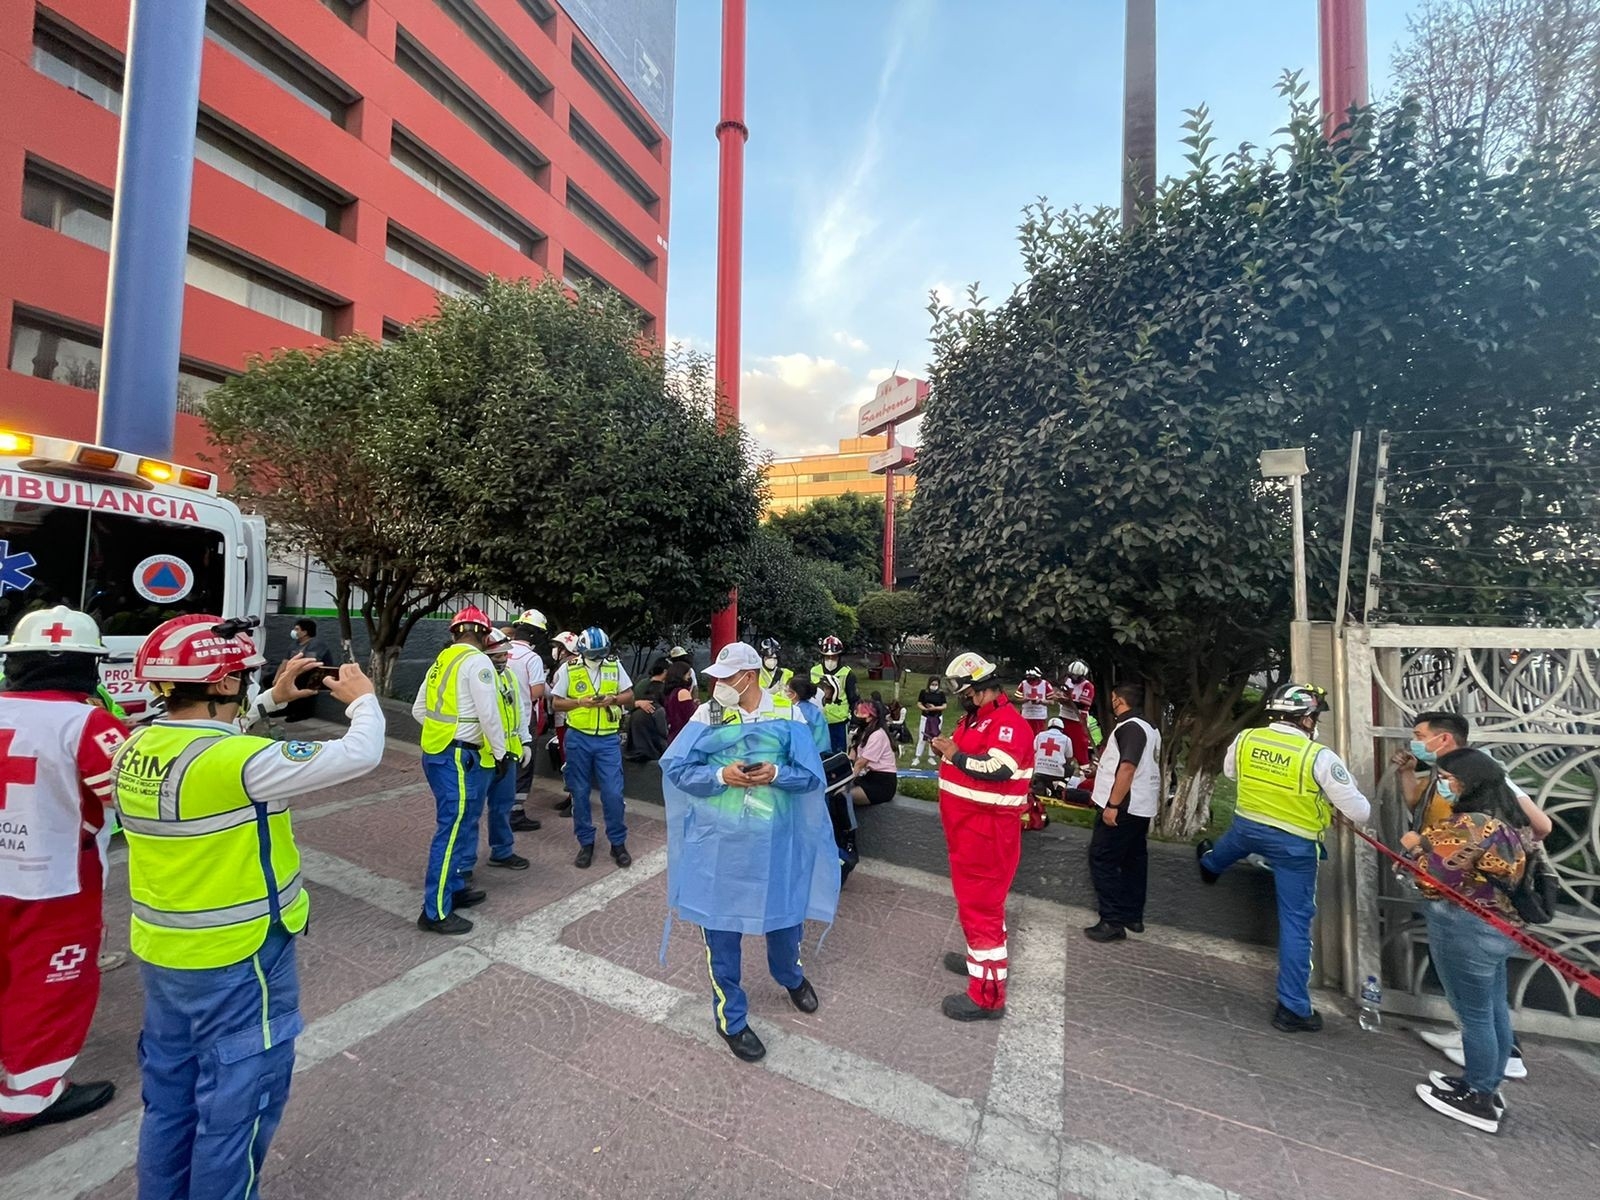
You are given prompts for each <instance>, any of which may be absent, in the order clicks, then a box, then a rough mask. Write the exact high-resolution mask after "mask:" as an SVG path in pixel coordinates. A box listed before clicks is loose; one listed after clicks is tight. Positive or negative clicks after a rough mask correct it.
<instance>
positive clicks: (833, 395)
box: [739, 353, 906, 458]
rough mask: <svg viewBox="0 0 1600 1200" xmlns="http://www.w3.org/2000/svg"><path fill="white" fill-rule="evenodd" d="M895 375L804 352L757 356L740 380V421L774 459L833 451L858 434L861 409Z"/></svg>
mask: <svg viewBox="0 0 1600 1200" xmlns="http://www.w3.org/2000/svg"><path fill="white" fill-rule="evenodd" d="M892 373H893V370H892V368H890V367H874V368H872V369H871V370H868V371H852V370H851V369H850V368H849V367H846V366H845V365H844V364H843V363H840V362H838V361H836V360H834V359H831V358H826V357H820V356H814V355H810V354H804V353H795V354H774V355H771V356H769V357H766V358H757V359H754V360H753V363H752V365H751V366H749V367H746V368H745V370H744V372H743V374H742V375H741V376H740V383H739V392H740V397H739V415H740V419H741V420H742V421H743V422H744V425H745V427H746V428H747V429H748V430H749V431H750V433H751V434H752V435H753V436H754V438H755V440H756V441H757V442H758V443H759V444H760V445H761V447H762V448H763V449H766V450H770V451H771V452H772V453H773V455H775V456H776V457H779V458H785V457H789V456H791V455H796V454H829V453H833V452H835V451H837V450H838V448H839V442H840V441H841V440H842V439H844V438H850V437H855V436H856V413H857V411H858V410H859V409H860V407H861V406H862V405H863V404H865V403H866V402H867V401H869V400H871V399H872V396H873V393H874V392H875V391H876V390H877V386H878V383H879V381H881V380H883V379H886V378H887V377H888V376H889V375H890V374H892ZM905 373H906V369H905V368H904V367H902V369H901V374H905Z"/></svg>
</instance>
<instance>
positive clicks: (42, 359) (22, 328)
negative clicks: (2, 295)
mask: <svg viewBox="0 0 1600 1200" xmlns="http://www.w3.org/2000/svg"><path fill="white" fill-rule="evenodd" d="M11 369H12V370H13V371H15V372H17V373H18V374H19V375H32V376H33V377H34V378H35V379H50V380H54V381H55V382H56V383H64V384H66V385H67V386H68V387H79V388H86V389H88V390H89V391H94V390H95V389H96V388H98V387H99V386H100V338H99V335H98V334H94V333H84V332H82V331H80V330H76V329H69V328H68V327H66V326H64V325H58V324H56V323H55V322H53V321H48V320H43V319H41V318H38V317H34V316H32V315H26V316H25V315H24V314H22V313H20V312H19V313H15V314H14V315H13V317H12V321H11Z"/></svg>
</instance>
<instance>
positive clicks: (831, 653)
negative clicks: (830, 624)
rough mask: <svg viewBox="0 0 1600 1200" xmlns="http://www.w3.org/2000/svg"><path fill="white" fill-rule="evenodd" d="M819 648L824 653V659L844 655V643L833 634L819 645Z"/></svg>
mask: <svg viewBox="0 0 1600 1200" xmlns="http://www.w3.org/2000/svg"><path fill="white" fill-rule="evenodd" d="M817 648H818V649H820V650H821V651H822V656H823V657H824V658H838V657H839V656H840V655H841V654H843V653H844V643H843V642H841V641H840V640H839V639H838V638H836V637H834V636H833V635H832V634H831V633H830V634H829V635H828V636H827V637H825V638H823V639H822V640H821V641H820V642H818V643H817Z"/></svg>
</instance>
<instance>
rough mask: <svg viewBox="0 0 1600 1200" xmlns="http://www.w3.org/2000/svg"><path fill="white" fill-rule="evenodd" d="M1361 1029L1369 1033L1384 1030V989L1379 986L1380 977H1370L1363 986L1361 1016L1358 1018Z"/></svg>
mask: <svg viewBox="0 0 1600 1200" xmlns="http://www.w3.org/2000/svg"><path fill="white" fill-rule="evenodd" d="M1358 1019H1359V1020H1360V1022H1361V1028H1362V1029H1364V1030H1366V1031H1367V1032H1368V1033H1376V1032H1377V1031H1378V1030H1380V1029H1382V1028H1383V989H1382V988H1381V987H1379V986H1378V977H1377V976H1376V975H1368V976H1367V981H1366V982H1365V983H1363V984H1362V985H1361V1014H1360V1016H1359V1018H1358Z"/></svg>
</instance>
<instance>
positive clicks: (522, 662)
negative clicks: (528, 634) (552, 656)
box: [506, 641, 546, 707]
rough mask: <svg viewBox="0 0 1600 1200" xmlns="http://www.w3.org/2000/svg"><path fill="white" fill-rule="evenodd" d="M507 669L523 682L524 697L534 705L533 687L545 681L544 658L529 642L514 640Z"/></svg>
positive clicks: (507, 658) (508, 656) (541, 684)
mask: <svg viewBox="0 0 1600 1200" xmlns="http://www.w3.org/2000/svg"><path fill="white" fill-rule="evenodd" d="M506 669H507V670H508V671H510V672H511V673H512V674H513V675H515V676H516V677H517V679H518V680H520V681H521V683H522V698H523V700H524V701H525V702H527V703H528V704H529V706H530V707H531V706H532V700H533V689H534V688H536V687H542V686H543V685H544V683H545V678H546V677H545V673H544V659H542V658H540V657H539V652H538V651H537V650H535V649H534V648H533V647H532V646H530V645H528V643H527V642H518V641H512V643H511V650H510V653H509V654H508V655H507V656H506Z"/></svg>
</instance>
